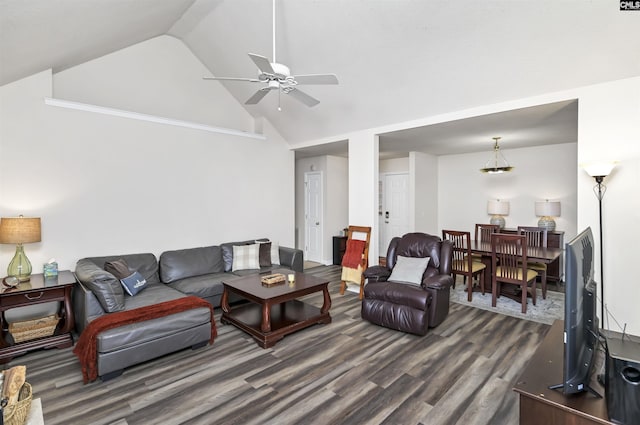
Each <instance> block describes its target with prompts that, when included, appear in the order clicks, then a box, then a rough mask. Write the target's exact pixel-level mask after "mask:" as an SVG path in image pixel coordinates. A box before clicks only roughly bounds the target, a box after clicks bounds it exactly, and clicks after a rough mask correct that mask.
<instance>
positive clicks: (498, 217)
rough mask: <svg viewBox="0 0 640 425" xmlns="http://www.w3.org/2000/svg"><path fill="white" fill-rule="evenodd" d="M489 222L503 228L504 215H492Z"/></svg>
mask: <svg viewBox="0 0 640 425" xmlns="http://www.w3.org/2000/svg"><path fill="white" fill-rule="evenodd" d="M489 224H497V225H498V226H499V227H500V229H504V225H505V224H506V222H505V221H504V217H503V216H501V215H492V216H491V220H489Z"/></svg>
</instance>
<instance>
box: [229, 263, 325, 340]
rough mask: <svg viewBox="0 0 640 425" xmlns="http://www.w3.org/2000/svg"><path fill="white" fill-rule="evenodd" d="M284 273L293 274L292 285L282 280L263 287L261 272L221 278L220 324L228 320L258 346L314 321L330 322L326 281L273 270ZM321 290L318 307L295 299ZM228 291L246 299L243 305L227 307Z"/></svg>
mask: <svg viewBox="0 0 640 425" xmlns="http://www.w3.org/2000/svg"><path fill="white" fill-rule="evenodd" d="M270 273H282V274H284V275H285V276H287V275H288V274H291V273H294V274H295V282H294V283H293V284H291V283H289V282H284V283H281V284H277V285H273V286H263V285H262V283H261V281H260V279H261V277H262V276H264V274H255V275H250V276H244V277H238V278H233V279H228V280H225V281H223V282H222V283H223V285H224V292H223V293H222V301H221V304H222V318H221V319H220V321H221V322H222V323H223V324H227V323H231V324H232V325H234V326H236V327H238V328H240V329H242V330H243V331H245V332H246V333H248V334H249V335H251V336H252V337H253V338H254V339H255V340H256V342H257V343H258V345H259V346H261V347H262V348H269V347H272V346H273V345H274V344H275V343H276V342H277V341H279V340H281V339H282V338H283V337H284V336H285V335H288V334H290V333H292V332H295V331H298V330H300V329H304V328H306V327H309V326H312V325H315V324H317V323H331V316H330V315H329V308H331V297H330V296H329V288H328V285H329V281H327V280H323V279H319V278H317V277H315V276H311V275H307V274H304V273H299V272H293V271H291V270H273V271H272V272H270ZM319 291H322V293H323V295H324V302H323V304H322V307H321V308H318V307H315V306H312V305H310V304H306V303H304V302H302V301H300V300H298V299H297V298H300V297H302V296H304V295H308V294H312V293H314V292H319ZM229 292H233V293H235V294H237V295H239V296H241V297H243V298H246V299H247V300H249V301H251V302H250V303H247V304H241V305H237V306H233V308H232V307H230V306H229Z"/></svg>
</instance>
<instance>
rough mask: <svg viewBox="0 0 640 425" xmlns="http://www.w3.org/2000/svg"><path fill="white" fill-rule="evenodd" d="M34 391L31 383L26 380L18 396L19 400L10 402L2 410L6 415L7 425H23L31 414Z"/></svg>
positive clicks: (5, 421)
mask: <svg viewBox="0 0 640 425" xmlns="http://www.w3.org/2000/svg"><path fill="white" fill-rule="evenodd" d="M32 396H33V393H32V391H31V385H30V384H29V383H28V382H25V383H24V385H23V386H22V388H21V389H20V395H19V396H18V402H17V403H15V404H10V405H8V406H7V407H5V408H4V410H3V411H2V413H3V415H4V424H5V425H23V424H24V423H25V421H26V420H27V416H29V411H30V410H31V398H32Z"/></svg>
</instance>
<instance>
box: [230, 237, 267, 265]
mask: <svg viewBox="0 0 640 425" xmlns="http://www.w3.org/2000/svg"><path fill="white" fill-rule="evenodd" d="M259 268H260V244H257V243H255V244H252V245H242V246H234V247H233V264H232V266H231V271H234V272H235V271H237V270H247V269H259Z"/></svg>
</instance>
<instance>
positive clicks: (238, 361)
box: [5, 266, 549, 425]
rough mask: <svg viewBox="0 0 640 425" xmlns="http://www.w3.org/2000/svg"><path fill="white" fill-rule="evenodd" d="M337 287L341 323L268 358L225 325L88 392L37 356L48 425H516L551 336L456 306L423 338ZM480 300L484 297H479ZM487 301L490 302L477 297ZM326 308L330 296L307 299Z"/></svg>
mask: <svg viewBox="0 0 640 425" xmlns="http://www.w3.org/2000/svg"><path fill="white" fill-rule="evenodd" d="M310 273H313V274H316V275H319V276H326V277H327V278H328V279H329V280H330V281H331V283H330V285H329V291H330V293H331V297H332V307H331V311H330V312H331V316H332V322H331V323H330V324H325V325H314V326H311V327H309V328H306V329H304V330H302V331H300V332H296V333H294V334H291V335H287V336H286V337H285V338H284V339H283V340H281V341H279V342H278V343H277V344H276V345H275V346H273V347H271V348H269V349H262V348H260V347H259V346H258V345H257V344H256V343H255V341H254V340H253V339H252V338H251V337H250V336H248V335H247V334H245V333H243V332H242V331H240V330H239V329H237V328H235V327H234V326H231V325H226V326H223V325H221V324H220V322H219V319H220V311H219V309H216V311H215V316H216V320H217V323H218V337H217V338H216V340H215V343H214V344H213V345H212V346H206V347H204V348H200V349H197V350H190V349H186V350H182V351H179V352H176V353H172V354H169V355H167V356H163V357H161V358H159V359H155V360H152V361H149V362H145V363H142V364H139V365H136V366H134V367H130V368H128V369H126V370H125V371H124V374H123V375H122V376H120V377H118V378H116V379H113V380H111V381H108V382H100V381H97V382H94V383H90V384H87V385H84V384H83V383H82V374H81V372H80V366H79V363H78V361H77V359H76V358H75V356H74V355H73V354H72V352H71V349H70V348H69V349H62V350H58V349H52V350H42V351H36V352H32V353H29V354H27V355H24V356H22V357H18V358H16V359H14V360H13V361H12V362H11V363H9V364H7V365H5V366H6V367H10V366H14V365H18V364H24V365H26V366H27V380H28V381H29V382H30V383H31V385H32V386H33V392H34V397H36V398H38V397H39V398H41V400H42V406H43V412H44V419H45V423H46V424H47V425H56V424H65V425H74V424H79V425H84V424H91V425H93V424H104V425H110V424H112V425H142V424H144V425H147V424H163V425H166V424H170V425H173V424H175V425H180V424H194V425H211V424H242V425H246V424H260V425H262V424H270V423H273V424H278V425H281V424H285V425H286V424H305V425H306V424H323V425H324V424H328V423H331V424H350V425H352V424H379V423H383V424H429V425H432V424H436V425H437V424H447V425H448V424H456V423H458V424H465V425H467V424H478V425H486V424H495V423H500V424H507V425H509V424H516V423H517V420H518V398H517V395H516V394H515V393H514V392H513V391H512V387H513V385H514V383H515V380H516V379H517V378H518V376H519V374H520V371H521V370H522V368H523V366H524V365H525V364H526V363H527V361H528V359H529V357H530V356H531V355H532V354H533V352H534V351H535V349H536V348H537V347H538V345H539V344H540V342H541V341H542V339H543V337H544V335H545V334H546V332H547V330H548V328H549V326H548V325H544V324H540V323H536V322H530V321H525V320H521V319H517V318H513V317H507V316H503V315H500V314H497V313H494V312H491V311H485V310H480V309H475V308H473V307H470V306H465V305H462V304H455V303H452V304H451V306H450V313H449V316H448V317H447V318H446V320H445V321H444V322H443V323H442V324H441V325H440V326H438V327H437V328H434V329H430V330H429V333H428V334H427V335H426V336H424V337H420V336H415V335H409V334H405V333H402V332H398V331H394V330H391V329H386V328H383V327H380V326H376V325H373V324H371V323H369V322H367V321H365V320H362V318H361V317H360V308H361V301H360V300H359V299H358V297H357V294H353V293H350V292H347V293H346V294H345V295H340V294H339V293H338V291H339V279H340V267H338V266H325V267H315V268H313V269H311V270H310ZM474 296H476V294H474ZM477 296H480V295H477ZM305 302H309V303H311V304H313V305H316V306H321V305H322V303H323V298H322V295H321V294H312V295H310V296H307V297H305Z"/></svg>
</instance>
